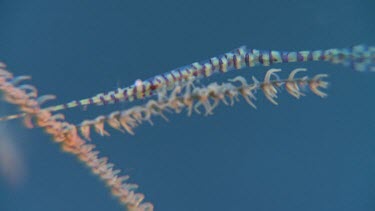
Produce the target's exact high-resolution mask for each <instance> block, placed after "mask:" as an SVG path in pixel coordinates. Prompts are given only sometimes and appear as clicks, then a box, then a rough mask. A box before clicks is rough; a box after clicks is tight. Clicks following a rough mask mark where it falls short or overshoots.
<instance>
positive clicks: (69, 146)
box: [0, 63, 153, 211]
mask: <svg viewBox="0 0 375 211" xmlns="http://www.w3.org/2000/svg"><path fill="white" fill-rule="evenodd" d="M27 78H28V77H23V76H20V77H13V76H12V75H11V73H9V72H8V71H7V70H5V65H4V64H3V63H0V91H1V93H2V94H3V95H4V100H5V101H6V102H9V103H12V104H15V105H17V106H19V107H20V108H21V110H22V111H24V112H25V123H26V125H28V124H31V118H33V119H34V122H35V123H36V124H37V125H38V126H39V127H42V128H43V129H44V130H45V132H46V133H48V134H49V135H51V136H52V137H53V140H54V141H55V142H57V143H60V144H61V147H62V149H63V151H65V152H68V153H71V154H74V155H75V156H77V157H78V158H79V160H80V161H82V162H83V163H84V164H85V165H86V166H88V167H89V168H90V169H91V170H92V172H93V173H94V174H95V175H97V176H99V178H100V179H101V180H103V181H104V182H105V183H106V185H107V186H108V187H109V188H110V189H111V192H112V194H113V195H114V196H116V197H118V198H119V200H120V202H121V203H122V204H124V205H125V206H126V207H127V208H128V210H136V211H152V210H153V205H152V204H150V203H142V201H143V199H144V195H143V194H141V193H135V190H136V189H137V187H138V186H137V185H136V184H131V183H126V181H127V180H128V178H129V177H128V176H119V173H120V170H117V169H115V168H114V164H112V163H109V162H108V158H106V157H103V158H99V156H98V155H99V151H95V150H94V148H95V145H92V144H86V141H85V140H84V139H83V138H81V137H80V135H79V134H78V132H77V130H76V127H75V126H74V125H72V124H70V123H69V122H67V121H65V120H64V116H63V115H62V114H54V115H53V114H52V113H51V112H50V111H47V110H43V109H40V104H41V103H43V102H45V101H47V100H50V99H52V98H53V97H52V96H50V95H47V96H40V97H38V95H37V89H36V88H35V87H33V86H31V85H22V84H20V82H21V81H22V80H24V79H27Z"/></svg>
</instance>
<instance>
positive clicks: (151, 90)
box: [0, 45, 375, 121]
mask: <svg viewBox="0 0 375 211" xmlns="http://www.w3.org/2000/svg"><path fill="white" fill-rule="evenodd" d="M308 61H329V62H332V63H340V64H344V65H347V66H351V67H352V68H353V69H355V70H359V71H364V70H370V71H375V66H374V64H375V47H366V46H365V45H358V46H354V47H352V48H347V49H328V50H315V51H290V52H287V51H276V50H269V51H268V50H257V49H247V48H246V46H241V47H239V48H237V49H234V50H232V51H230V52H227V53H225V54H222V55H220V56H215V57H212V58H211V59H208V60H204V61H200V62H194V63H192V64H190V65H185V66H182V67H180V68H176V69H174V70H172V71H169V72H166V73H163V74H160V75H156V76H154V77H152V78H149V79H147V80H143V81H142V80H136V81H135V83H134V84H133V85H131V86H128V87H125V88H119V89H117V90H114V91H110V92H108V93H99V94H97V95H95V96H94V97H91V98H85V99H81V100H74V101H71V102H69V103H66V104H60V105H56V106H51V107H47V108H44V109H45V110H48V111H52V112H56V111H60V110H64V109H68V108H75V107H79V106H88V105H105V104H111V103H116V102H120V101H129V102H131V101H134V100H137V99H144V98H146V97H149V96H153V95H154V94H155V93H156V92H157V91H158V90H160V89H163V88H167V89H173V88H174V87H176V86H179V85H180V84H184V83H188V82H189V81H194V80H196V79H198V78H202V77H210V76H211V75H213V74H214V73H226V72H228V71H231V70H240V69H243V68H246V67H254V66H256V65H262V66H270V65H272V64H274V63H292V62H308ZM24 115H25V114H16V115H11V116H7V117H2V118H0V121H4V120H10V119H16V118H20V117H23V116H24Z"/></svg>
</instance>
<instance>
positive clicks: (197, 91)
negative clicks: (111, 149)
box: [77, 69, 328, 139]
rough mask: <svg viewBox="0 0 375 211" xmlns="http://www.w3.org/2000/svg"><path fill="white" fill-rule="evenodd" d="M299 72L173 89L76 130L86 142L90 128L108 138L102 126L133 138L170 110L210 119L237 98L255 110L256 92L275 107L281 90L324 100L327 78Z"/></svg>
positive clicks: (239, 77) (88, 122) (88, 121)
mask: <svg viewBox="0 0 375 211" xmlns="http://www.w3.org/2000/svg"><path fill="white" fill-rule="evenodd" d="M301 71H305V69H295V70H293V71H292V72H291V73H290V75H289V77H288V78H287V79H283V80H282V79H280V78H279V76H278V75H277V74H276V73H277V72H280V70H279V69H271V70H269V71H268V72H267V73H266V75H265V78H264V80H263V81H262V82H259V81H258V80H257V79H256V78H255V77H253V78H252V82H251V83H248V82H247V80H246V79H245V78H243V77H241V76H238V77H236V78H234V79H231V80H229V82H228V83H222V84H218V83H211V84H209V85H208V86H206V87H192V86H191V85H190V84H187V85H185V86H177V87H176V88H174V89H173V90H172V91H170V92H159V93H158V94H159V98H158V100H149V101H148V102H147V103H146V104H144V105H139V106H134V107H132V108H130V109H127V110H124V111H115V112H112V113H111V114H109V115H106V116H105V115H103V116H98V117H97V118H96V119H93V120H85V121H83V122H82V123H80V124H79V125H78V126H77V127H78V129H79V130H80V131H81V134H82V135H83V136H84V137H85V138H86V139H90V130H91V128H93V129H94V130H95V132H96V133H98V134H100V135H109V133H108V132H107V131H106V130H105V128H104V127H105V125H106V124H108V125H109V126H110V127H112V128H115V129H117V130H119V131H121V132H125V131H126V132H128V133H129V134H132V135H134V128H135V127H137V126H138V125H140V124H141V123H143V122H144V121H147V122H149V123H150V124H152V121H151V117H152V116H161V117H163V118H164V119H166V120H167V117H166V116H165V115H164V112H165V111H170V110H172V111H174V112H176V113H180V112H181V111H182V110H183V109H186V110H187V111H188V115H191V114H192V113H193V112H195V113H198V114H201V113H202V110H201V109H202V108H203V109H204V114H205V115H211V114H213V110H214V109H215V108H216V107H217V106H218V105H219V104H220V102H222V103H224V104H225V105H233V104H234V103H235V102H236V101H238V100H239V97H243V98H244V99H245V100H246V102H247V103H248V104H249V105H251V106H252V107H254V108H256V106H255V104H254V101H255V100H256V93H257V92H256V91H257V90H261V91H262V92H263V94H264V95H265V96H266V98H267V99H268V100H269V101H270V102H272V103H273V104H275V105H277V102H276V98H277V94H278V90H279V88H281V87H285V89H286V91H287V92H288V93H289V94H290V95H292V96H293V97H295V98H297V99H298V98H300V97H301V96H304V92H303V91H302V90H306V89H309V90H311V91H312V92H313V93H315V94H316V95H318V96H319V97H322V98H324V97H326V96H327V95H326V94H325V93H324V92H322V91H321V90H320V88H327V86H328V83H327V82H325V81H323V80H322V79H323V78H325V77H327V75H326V74H318V75H315V76H314V77H313V78H308V77H307V76H305V77H302V78H295V75H296V74H297V73H298V72H301Z"/></svg>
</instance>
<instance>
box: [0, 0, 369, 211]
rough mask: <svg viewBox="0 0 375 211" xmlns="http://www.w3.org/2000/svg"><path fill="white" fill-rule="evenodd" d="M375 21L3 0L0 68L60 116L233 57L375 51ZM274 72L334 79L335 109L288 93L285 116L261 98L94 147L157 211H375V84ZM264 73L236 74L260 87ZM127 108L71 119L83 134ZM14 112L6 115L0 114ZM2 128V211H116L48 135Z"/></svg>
mask: <svg viewBox="0 0 375 211" xmlns="http://www.w3.org/2000/svg"><path fill="white" fill-rule="evenodd" d="M374 8H375V2H374V1H373V0H332V1H327V0H315V1H306V0H305V1H298V0H288V1H274V0H263V1H254V0H247V1H245V0H233V1H181V0H174V1H166V0H160V1H147V0H145V1H125V0H122V1H120V0H110V1H97V0H91V1H88V0H83V1H47V0H35V1H17V0H1V1H0V26H1V29H0V59H1V60H2V61H4V62H6V63H7V64H8V66H9V69H10V70H12V71H13V72H14V74H16V75H22V74H23V75H25V74H26V75H31V76H32V77H33V80H32V84H34V85H36V86H37V87H38V89H39V91H40V94H50V93H51V94H55V95H57V97H58V99H57V100H56V101H55V103H63V102H67V101H70V100H74V99H80V98H83V97H88V96H92V95H94V94H96V93H98V92H103V91H109V90H112V89H116V88H117V87H122V86H125V85H129V84H131V83H133V82H134V81H135V80H136V79H138V78H140V79H145V78H148V77H150V76H153V75H155V74H159V73H162V72H165V71H167V70H170V69H173V68H175V67H178V66H182V65H185V64H189V63H191V62H194V61H197V60H201V59H206V58H209V57H211V56H215V55H219V54H221V53H223V52H226V51H228V50H231V49H233V48H236V47H238V46H240V45H248V46H251V47H254V48H259V49H276V50H304V49H326V48H332V47H347V46H351V45H354V44H359V43H367V44H372V45H375V36H374V35H375V13H374ZM276 67H279V68H282V69H284V70H285V71H286V72H288V71H290V70H292V69H293V68H296V67H306V68H308V69H309V70H310V71H309V74H310V75H311V74H315V73H328V74H329V75H330V77H329V81H330V87H329V89H328V90H327V91H328V94H329V97H328V98H327V99H324V100H322V99H319V98H318V97H316V96H313V95H312V94H311V93H310V94H309V95H308V96H307V97H304V98H303V99H300V100H295V99H293V98H292V97H291V96H289V95H287V94H286V93H285V92H283V93H282V94H281V95H280V97H279V99H278V101H279V104H280V105H279V106H274V105H272V104H271V103H269V102H267V101H266V100H265V99H264V98H263V97H260V99H259V101H258V102H257V105H258V109H257V110H254V109H252V108H251V107H249V106H248V105H247V104H246V103H244V102H243V101H242V102H241V103H239V104H237V105H235V106H234V107H224V106H222V107H220V108H218V109H217V110H216V111H215V115H213V116H209V117H203V116H198V115H194V116H193V117H187V116H186V115H185V114H180V115H169V117H170V122H165V121H164V120H162V119H160V118H156V119H155V121H154V122H155V125H154V126H149V125H147V124H145V125H142V126H141V127H139V128H137V129H136V131H135V132H136V135H135V136H131V135H128V134H126V135H123V134H120V133H118V132H116V131H112V130H111V133H112V136H111V137H106V138H101V137H98V136H94V137H93V138H94V141H95V143H96V144H97V145H98V147H99V149H100V151H101V152H102V153H101V155H103V156H108V157H109V158H110V160H111V161H112V162H114V163H115V164H116V166H117V167H118V168H120V169H122V170H123V173H125V174H129V175H130V176H131V181H132V182H135V183H137V184H139V185H140V189H139V191H141V192H142V193H145V195H146V201H151V202H152V203H153V204H154V205H155V210H156V211H157V210H160V211H176V210H178V211H203V210H205V211H211V210H217V211H224V210H257V211H272V210H273V211H280V210H289V211H300V210H304V211H317V210H319V211H332V210H340V211H345V210H356V211H365V210H374V209H375V200H374V199H375V142H374V137H375V111H374V107H375V97H374V94H373V92H374V91H375V74H371V73H358V72H354V71H352V70H350V69H348V68H344V67H342V66H337V65H332V64H328V63H308V64H297V65H296V64H286V65H285V64H284V65H278V66H276ZM265 70H267V68H265V67H256V68H254V69H252V70H250V71H249V70H244V71H242V75H244V76H246V77H250V76H252V75H254V74H255V75H256V76H258V77H262V76H263V75H264V72H265ZM283 75H284V76H285V72H284V74H283ZM286 75H287V74H286ZM233 76H235V74H231V75H227V76H224V75H220V76H216V77H213V78H212V79H210V80H208V81H209V82H212V81H215V80H225V79H226V78H228V77H233ZM129 106H131V105H130V104H121V105H113V106H107V107H89V108H88V110H87V111H84V110H82V109H80V108H79V109H74V110H71V111H68V112H65V114H66V115H67V118H68V120H70V121H71V122H75V123H77V122H79V121H81V120H83V119H84V118H92V117H95V116H96V115H99V114H104V113H108V112H109V111H112V110H115V109H122V108H126V107H129ZM14 112H16V110H15V109H14V108H13V107H12V106H9V105H6V104H1V110H0V114H1V115H5V114H10V113H14ZM1 124H2V125H1V127H2V128H3V129H2V132H1V135H0V136H1V138H4V136H5V135H7V137H8V139H9V140H10V142H11V143H13V144H14V145H15V147H16V149H17V151H18V152H19V153H20V156H21V157H18V159H19V162H20V163H23V165H24V167H22V171H23V172H22V171H21V173H22V175H20V174H21V173H20V172H18V173H17V172H16V175H18V176H19V177H20V178H19V179H18V180H16V179H14V178H13V177H12V178H13V179H14V180H15V181H13V180H12V179H10V178H7V177H4V176H3V177H1V178H0V210H1V211H3V210H4V211H13V210H28V211H40V210H54V211H62V210H91V211H97V210H98V211H99V210H123V207H121V206H120V205H119V204H118V203H117V200H116V199H114V198H113V197H112V196H111V195H110V194H109V191H108V190H107V189H106V188H105V186H104V185H103V183H102V182H101V181H99V180H98V179H97V178H96V177H94V176H93V175H92V174H91V173H90V172H89V170H88V169H87V168H85V167H83V166H82V164H80V163H79V162H77V161H76V159H75V158H74V157H73V156H71V155H68V154H64V153H61V150H60V149H59V146H58V145H57V144H54V143H53V142H52V141H51V140H50V138H49V137H48V136H46V135H45V134H43V132H42V131H40V130H38V129H35V130H28V129H26V128H24V127H23V126H22V124H21V123H20V121H12V122H9V123H8V124H4V123H1ZM4 131H5V132H6V133H7V134H5V132H4ZM15 157H17V156H15ZM15 159H17V158H15ZM20 166H22V165H20ZM9 179H10V180H12V181H13V182H10V181H9Z"/></svg>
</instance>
